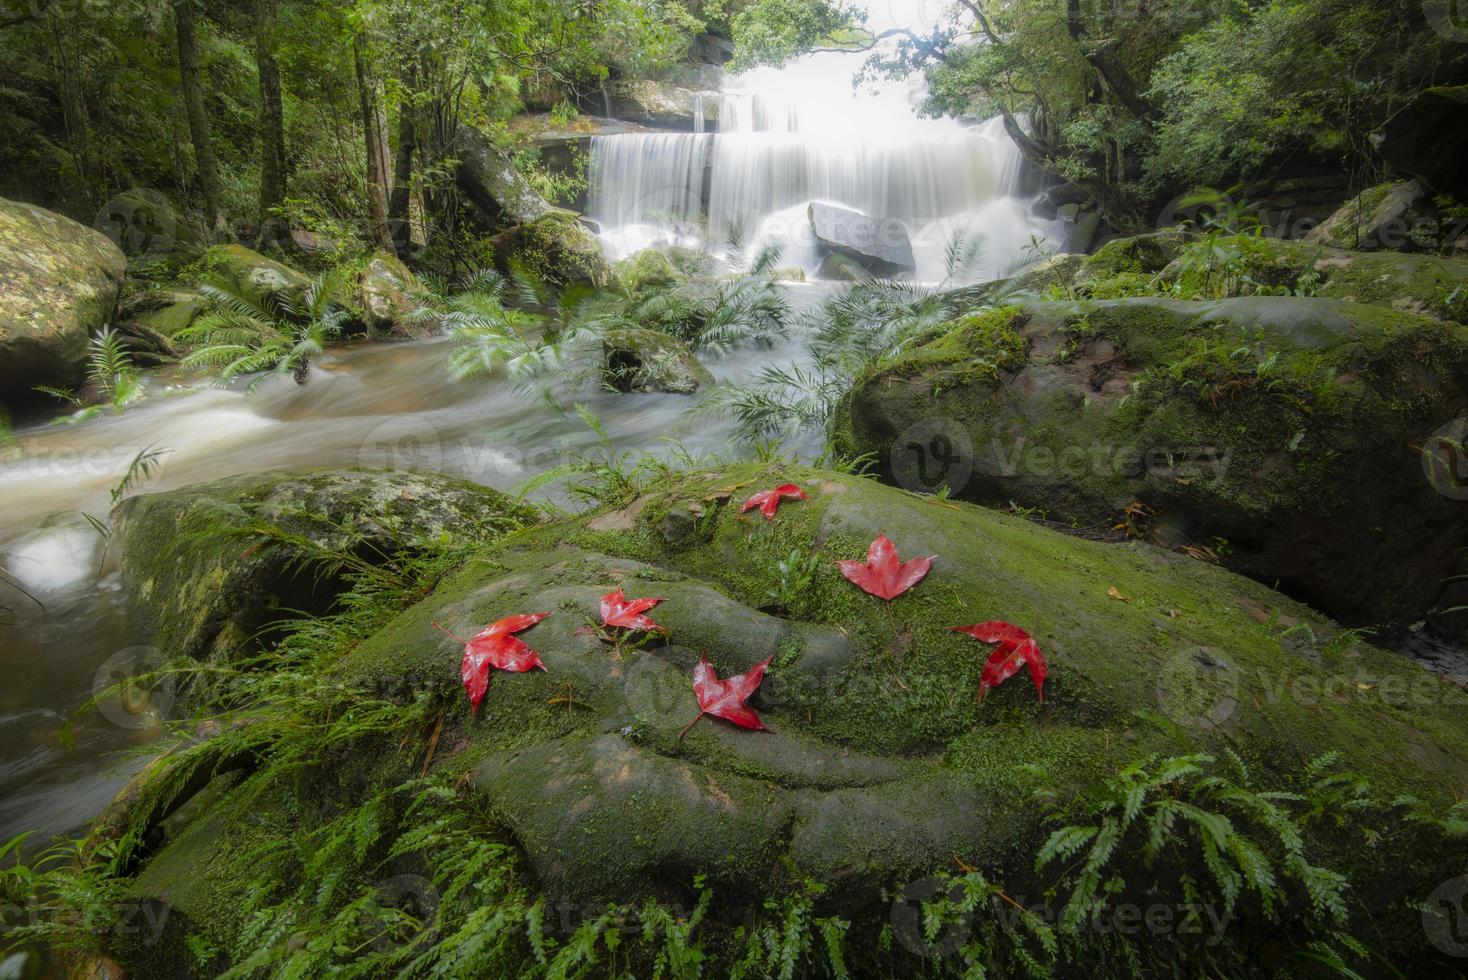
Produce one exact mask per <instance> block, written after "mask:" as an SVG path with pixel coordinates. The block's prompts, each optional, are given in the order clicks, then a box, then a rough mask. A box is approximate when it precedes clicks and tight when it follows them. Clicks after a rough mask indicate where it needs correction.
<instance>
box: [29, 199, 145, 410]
mask: <svg viewBox="0 0 1468 980" xmlns="http://www.w3.org/2000/svg"><path fill="white" fill-rule="evenodd" d="M126 269H127V259H126V257H125V256H124V255H123V254H122V252H121V251H119V250H118V248H117V246H115V245H114V244H112V242H111V241H109V240H108V238H107V236H105V235H103V234H101V233H100V232H97V231H93V230H92V229H91V228H87V227H85V226H83V225H80V224H78V223H77V222H75V221H72V220H71V219H70V218H67V217H63V216H62V215H59V214H55V213H54V212H51V211H47V210H45V209H43V208H38V207H35V206H34V205H31V204H21V203H18V202H15V201H6V200H3V199H0V399H4V398H12V397H16V396H24V395H26V394H27V393H28V392H29V390H30V388H31V387H32V386H34V385H43V384H44V385H57V386H65V385H70V384H72V383H73V382H75V381H76V380H78V378H79V377H80V376H81V373H82V370H83V367H84V366H85V364H86V356H87V342H88V337H89V336H90V334H91V333H92V331H94V330H96V329H97V328H99V327H101V326H103V325H104V324H106V323H107V322H108V321H109V319H110V318H111V317H112V314H113V311H114V309H115V307H116V306H117V297H118V293H119V291H120V290H121V289H122V279H123V273H124V272H125V271H126Z"/></svg>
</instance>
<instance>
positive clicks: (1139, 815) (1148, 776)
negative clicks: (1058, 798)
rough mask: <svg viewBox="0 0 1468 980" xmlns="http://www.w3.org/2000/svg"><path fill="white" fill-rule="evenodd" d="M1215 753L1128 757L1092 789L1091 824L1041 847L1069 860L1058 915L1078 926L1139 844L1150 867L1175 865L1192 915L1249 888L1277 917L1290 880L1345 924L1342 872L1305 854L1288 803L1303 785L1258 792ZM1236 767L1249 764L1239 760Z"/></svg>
mask: <svg viewBox="0 0 1468 980" xmlns="http://www.w3.org/2000/svg"><path fill="white" fill-rule="evenodd" d="M1215 761H1216V760H1215V759H1214V758H1213V757H1212V756H1207V755H1189V756H1177V757H1174V758H1169V759H1163V760H1160V761H1159V760H1158V759H1156V758H1155V757H1152V758H1148V759H1144V760H1141V761H1139V762H1136V763H1133V764H1132V765H1129V766H1127V767H1126V768H1125V769H1123V770H1121V771H1120V772H1119V773H1117V774H1116V775H1115V776H1112V777H1108V778H1107V779H1105V780H1104V781H1103V782H1102V783H1101V784H1100V786H1099V787H1097V789H1096V791H1095V797H1094V799H1093V800H1092V812H1093V813H1094V814H1095V815H1096V817H1097V818H1098V821H1097V822H1096V823H1094V824H1088V825H1074V826H1068V827H1062V828H1061V829H1059V830H1056V831H1055V832H1054V833H1053V834H1051V835H1050V837H1049V839H1048V840H1047V841H1046V842H1045V844H1044V846H1042V847H1041V848H1040V851H1039V853H1038V854H1037V856H1036V860H1035V867H1036V870H1037V871H1038V870H1040V869H1043V868H1045V867H1047V866H1049V865H1051V864H1055V863H1066V862H1070V861H1071V859H1073V858H1077V857H1079V860H1078V861H1076V862H1075V863H1074V864H1071V865H1069V866H1068V869H1067V870H1066V871H1065V872H1064V874H1063V875H1062V878H1061V880H1060V882H1059V883H1058V884H1057V886H1056V887H1057V888H1058V889H1060V890H1068V891H1069V893H1070V894H1069V898H1068V899H1067V900H1066V903H1065V907H1064V911H1063V912H1062V914H1061V917H1060V923H1061V925H1062V927H1063V928H1066V929H1069V930H1074V929H1075V928H1077V926H1079V925H1080V923H1082V922H1083V921H1085V920H1086V919H1087V918H1088V917H1089V916H1091V915H1092V914H1093V913H1094V912H1095V911H1096V910H1097V909H1099V908H1100V907H1101V906H1102V905H1103V903H1104V902H1105V901H1106V897H1107V896H1108V895H1110V894H1112V893H1114V892H1116V891H1117V890H1119V889H1120V888H1122V887H1124V886H1125V881H1124V878H1123V875H1124V872H1122V871H1121V870H1120V869H1118V868H1116V867H1114V866H1113V862H1114V860H1115V859H1117V858H1119V857H1121V856H1122V855H1124V854H1130V853H1135V854H1136V855H1137V857H1138V858H1139V859H1140V861H1141V863H1142V865H1143V866H1144V867H1146V868H1149V869H1152V870H1154V871H1158V870H1160V866H1161V865H1163V864H1164V863H1165V864H1167V865H1168V866H1169V869H1170V872H1171V873H1173V874H1176V876H1177V879H1178V881H1179V882H1180V883H1181V884H1182V888H1183V893H1184V895H1185V896H1186V898H1187V900H1188V902H1189V903H1190V905H1191V913H1190V914H1192V915H1194V916H1196V915H1198V914H1199V912H1198V910H1199V909H1200V908H1202V906H1203V905H1204V904H1205V903H1208V902H1216V903H1218V904H1220V905H1221V908H1222V910H1223V913H1224V914H1225V915H1232V913H1233V911H1234V909H1235V907H1236V906H1237V905H1238V903H1239V902H1240V900H1241V899H1243V898H1244V897H1245V896H1250V897H1252V899H1253V900H1254V902H1255V904H1256V906H1257V908H1258V909H1259V911H1260V912H1261V913H1262V914H1263V915H1264V916H1266V917H1267V918H1270V919H1276V918H1277V917H1278V913H1279V911H1280V909H1281V908H1282V907H1283V906H1284V905H1285V904H1287V903H1288V902H1289V901H1290V898H1289V893H1288V889H1289V887H1290V886H1291V885H1294V886H1297V887H1298V888H1300V889H1301V890H1302V891H1303V893H1304V896H1305V903H1306V904H1305V907H1306V910H1307V912H1308V914H1309V916H1311V917H1313V918H1314V919H1315V920H1317V921H1319V922H1320V923H1321V924H1322V925H1325V926H1331V927H1337V926H1344V924H1345V921H1346V917H1347V912H1346V904H1345V894H1344V892H1345V885H1346V880H1345V878H1344V877H1343V876H1342V875H1340V874H1339V873H1337V872H1335V871H1332V870H1329V869H1327V868H1323V867H1318V866H1316V865H1313V864H1311V863H1310V862H1309V860H1308V859H1307V857H1306V854H1305V844H1304V838H1303V835H1302V833H1301V830H1300V827H1299V825H1298V823H1297V822H1296V821H1295V820H1294V819H1293V818H1292V817H1291V816H1290V814H1289V812H1288V811H1287V809H1285V807H1286V806H1287V805H1288V804H1291V803H1298V802H1300V801H1301V799H1302V798H1301V797H1300V796H1299V795H1298V794H1293V793H1286V792H1264V793H1259V792H1255V791H1253V790H1251V789H1250V788H1248V786H1247V785H1246V784H1245V782H1241V781H1235V780H1234V779H1230V778H1228V777H1226V776H1222V775H1217V774H1214V773H1212V772H1210V767H1212V766H1213V764H1214V763H1215ZM1237 767H1238V770H1239V774H1240V775H1241V776H1243V777H1244V778H1245V779H1246V778H1247V773H1246V771H1245V770H1244V769H1243V766H1242V763H1238V764H1237Z"/></svg>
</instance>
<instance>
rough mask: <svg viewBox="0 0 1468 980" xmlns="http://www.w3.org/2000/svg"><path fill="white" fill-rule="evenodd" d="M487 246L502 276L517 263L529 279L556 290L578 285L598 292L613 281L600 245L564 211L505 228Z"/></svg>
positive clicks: (571, 215)
mask: <svg viewBox="0 0 1468 980" xmlns="http://www.w3.org/2000/svg"><path fill="white" fill-rule="evenodd" d="M490 242H491V243H492V244H493V245H494V256H495V265H496V267H498V268H500V270H501V271H503V272H509V271H510V269H511V264H512V263H519V264H520V266H521V267H522V268H524V269H525V270H526V271H528V272H529V273H530V274H531V275H534V276H538V277H540V278H542V279H545V280H546V281H547V282H550V283H552V284H553V285H556V286H570V285H576V284H581V285H588V286H595V287H596V288H598V289H601V288H605V287H607V286H609V285H611V284H612V282H613V281H614V278H613V277H614V273H613V272H612V268H611V266H610V265H608V264H607V259H606V255H605V254H603V252H602V248H601V242H599V241H597V238H596V236H595V235H593V234H592V233H591V232H590V231H589V230H587V229H586V228H585V227H584V226H583V225H582V224H581V223H580V222H579V221H577V219H576V216H575V215H573V214H571V213H569V212H566V211H554V212H551V213H549V214H546V215H545V216H544V217H541V218H538V219H536V220H535V221H532V222H531V223H529V224H523V225H516V226H514V227H513V228H508V229H506V230H505V231H502V232H500V233H499V234H498V235H495V236H494V237H493V238H492V239H490Z"/></svg>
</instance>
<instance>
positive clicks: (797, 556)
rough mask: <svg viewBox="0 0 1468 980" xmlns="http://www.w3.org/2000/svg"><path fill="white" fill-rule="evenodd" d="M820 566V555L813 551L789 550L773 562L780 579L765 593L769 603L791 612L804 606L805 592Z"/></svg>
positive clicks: (807, 590)
mask: <svg viewBox="0 0 1468 980" xmlns="http://www.w3.org/2000/svg"><path fill="white" fill-rule="evenodd" d="M820 568H821V559H820V556H819V555H817V554H815V553H814V552H809V553H807V552H803V551H801V550H800V549H798V548H797V549H795V550H794V551H791V552H790V554H789V555H787V556H786V557H784V558H782V559H781V560H780V561H778V562H776V564H775V571H776V572H777V573H778V574H779V576H780V581H779V583H778V584H776V586H775V587H774V588H773V589H770V591H769V592H768V593H766V594H767V595H768V596H769V598H770V601H771V603H773V604H774V606H775V607H776V608H778V609H783V610H786V611H789V612H792V613H793V612H796V611H797V610H800V609H801V608H802V607H803V606H804V601H805V595H806V593H808V592H809V591H810V588H811V586H812V585H814V584H815V580H816V573H817V572H819V571H820Z"/></svg>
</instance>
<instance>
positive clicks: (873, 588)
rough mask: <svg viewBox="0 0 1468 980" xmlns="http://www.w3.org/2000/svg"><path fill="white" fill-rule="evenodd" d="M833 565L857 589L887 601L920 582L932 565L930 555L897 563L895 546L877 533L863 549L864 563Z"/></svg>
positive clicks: (839, 563)
mask: <svg viewBox="0 0 1468 980" xmlns="http://www.w3.org/2000/svg"><path fill="white" fill-rule="evenodd" d="M933 557H937V556H936V555H935V556H933ZM836 564H838V565H840V566H841V574H842V575H845V576H846V577H847V579H849V580H850V581H851V582H853V583H854V584H855V585H856V586H857V588H859V589H861V590H862V591H864V592H869V593H871V594H872V595H874V596H876V597H877V598H879V599H887V600H889V601H890V600H892V599H895V598H897V597H898V596H900V595H902V593H904V592H906V591H907V590H908V589H910V588H912V587H913V586H914V585H917V584H918V583H919V582H921V581H922V580H923V576H925V575H927V574H928V570H929V569H930V568H932V567H933V558H911V559H908V560H907V561H904V562H899V561H898V560H897V548H896V546H895V545H893V544H892V542H891V541H889V540H887V535H885V534H878V535H877V540H875V541H873V542H872V546H871V547H870V548H868V549H867V560H866V563H865V564H863V563H862V562H859V561H856V560H855V559H847V560H845V561H838V562H837V563H836Z"/></svg>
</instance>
